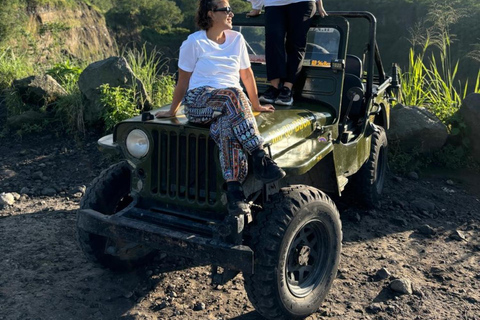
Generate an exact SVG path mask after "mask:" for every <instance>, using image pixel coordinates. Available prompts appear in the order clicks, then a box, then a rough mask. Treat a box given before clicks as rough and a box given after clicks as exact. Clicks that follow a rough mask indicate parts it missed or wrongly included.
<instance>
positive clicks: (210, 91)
mask: <svg viewBox="0 0 480 320" xmlns="http://www.w3.org/2000/svg"><path fill="white" fill-rule="evenodd" d="M183 104H184V106H185V115H186V117H187V119H188V121H190V122H192V123H201V124H210V136H211V137H212V138H213V140H214V141H215V143H216V144H217V145H218V147H219V149H220V164H221V167H222V173H223V178H224V179H225V180H226V181H239V182H240V183H242V182H243V181H245V178H246V177H247V173H248V161H247V157H248V155H247V154H245V151H247V152H248V153H252V152H253V151H254V150H256V149H258V148H259V147H260V146H262V144H263V138H262V137H261V136H260V133H259V131H258V127H257V122H256V121H255V117H254V116H253V113H252V110H251V107H250V101H249V100H248V98H247V96H246V95H245V93H244V92H243V90H242V89H240V88H225V89H214V88H211V87H200V88H195V89H192V90H189V91H188V92H187V94H186V95H185V98H184V99H183Z"/></svg>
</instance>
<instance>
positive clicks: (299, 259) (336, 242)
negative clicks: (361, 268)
mask: <svg viewBox="0 0 480 320" xmlns="http://www.w3.org/2000/svg"><path fill="white" fill-rule="evenodd" d="M341 240H342V230H341V221H340V215H339V213H338V210H337V208H336V206H335V204H334V203H333V202H332V201H331V200H330V199H329V198H328V196H326V195H325V194H324V193H323V192H321V191H319V190H317V189H315V188H312V187H309V186H303V185H298V186H292V187H289V188H283V189H281V191H280V192H279V193H277V194H275V195H274V196H273V197H272V199H271V201H270V202H269V203H268V204H267V205H266V206H265V210H264V211H263V212H262V213H261V214H260V215H259V216H258V220H257V222H256V224H255V225H254V226H253V227H252V238H251V243H249V245H250V246H251V247H252V249H253V251H254V254H255V266H254V273H253V274H245V275H244V277H245V289H246V291H247V294H248V297H249V299H250V301H251V302H252V304H253V305H254V306H255V308H256V309H257V311H258V312H259V313H260V314H261V315H262V316H264V317H265V318H267V319H277V320H280V319H303V318H305V317H306V316H308V315H310V314H312V313H314V312H315V311H317V310H318V308H319V307H320V305H321V303H322V301H323V300H324V298H325V296H326V295H327V293H328V291H329V289H330V287H331V285H332V283H333V280H334V279H335V275H336V273H337V269H338V264H339V260H340V250H341Z"/></svg>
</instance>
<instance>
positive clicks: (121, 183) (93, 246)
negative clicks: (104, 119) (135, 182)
mask: <svg viewBox="0 0 480 320" xmlns="http://www.w3.org/2000/svg"><path fill="white" fill-rule="evenodd" d="M129 193H130V168H129V167H128V164H127V163H126V162H120V163H117V164H114V165H112V166H111V167H110V168H108V169H106V170H104V171H102V173H100V175H99V176H98V177H97V178H95V180H93V182H92V185H91V186H90V187H89V188H88V189H87V191H86V192H85V196H84V197H83V199H82V201H81V202H80V209H93V210H95V211H98V212H101V213H103V214H105V215H113V214H114V213H116V212H118V211H120V210H121V209H123V208H125V207H126V206H127V205H128V204H129V203H130V202H131V201H132V198H131V197H130V196H129ZM77 240H78V243H79V245H80V248H81V249H82V251H83V252H84V253H85V255H86V256H87V257H88V258H89V259H90V260H92V261H94V262H98V263H100V264H101V265H103V266H105V267H107V268H109V269H112V270H116V271H127V270H131V269H132V268H134V267H136V266H138V265H142V264H145V263H146V262H148V261H150V260H151V259H152V258H153V254H154V250H150V249H149V248H143V249H142V250H141V252H144V254H142V255H141V256H139V257H135V258H132V257H131V256H127V257H122V256H121V255H111V254H107V253H106V252H105V249H106V246H107V244H108V243H109V242H111V241H113V240H109V239H107V238H106V237H103V236H100V235H96V234H92V233H90V232H87V231H85V230H83V229H81V228H80V227H79V226H78V225H77ZM116 245H117V246H121V245H129V244H127V243H122V244H120V243H119V241H117V242H116Z"/></svg>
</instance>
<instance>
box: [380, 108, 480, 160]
mask: <svg viewBox="0 0 480 320" xmlns="http://www.w3.org/2000/svg"><path fill="white" fill-rule="evenodd" d="M391 115H392V116H391V123H390V130H389V131H388V140H389V141H391V142H393V143H398V145H399V146H400V148H401V149H402V150H404V151H405V152H412V151H413V152H418V153H431V152H434V151H437V150H440V149H441V148H442V146H443V145H444V144H445V142H446V141H447V137H448V131H447V127H446V126H445V125H444V124H443V123H442V122H441V121H440V120H439V119H438V118H437V117H436V116H435V115H433V114H432V113H431V112H429V111H428V110H426V109H425V108H420V107H416V106H412V107H408V106H403V105H401V104H397V105H396V106H395V107H394V108H392V111H391ZM477 123H478V122H477ZM472 141H473V140H472Z"/></svg>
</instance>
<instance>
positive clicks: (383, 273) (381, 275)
mask: <svg viewBox="0 0 480 320" xmlns="http://www.w3.org/2000/svg"><path fill="white" fill-rule="evenodd" d="M390 276H391V273H390V272H389V271H388V270H387V268H382V269H380V270H378V271H377V273H376V274H375V278H376V279H378V280H385V279H388V278H390Z"/></svg>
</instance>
